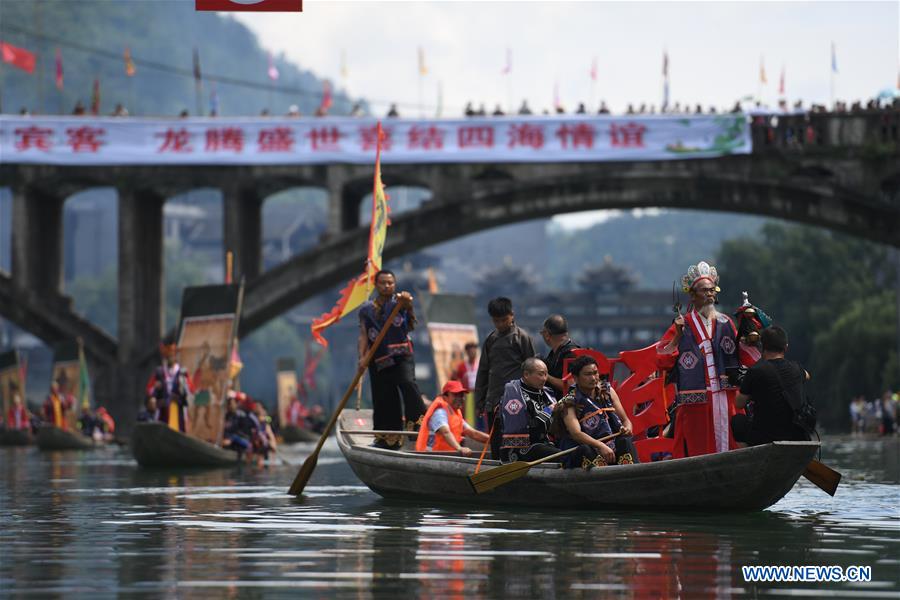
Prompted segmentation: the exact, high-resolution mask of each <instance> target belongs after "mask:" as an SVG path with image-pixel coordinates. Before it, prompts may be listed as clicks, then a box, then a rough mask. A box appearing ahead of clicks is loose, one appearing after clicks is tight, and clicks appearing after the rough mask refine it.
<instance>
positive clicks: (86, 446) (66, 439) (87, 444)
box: [37, 425, 96, 450]
mask: <svg viewBox="0 0 900 600" xmlns="http://www.w3.org/2000/svg"><path fill="white" fill-rule="evenodd" d="M37 445H38V448H40V449H41V450H92V449H93V448H95V447H96V446H95V444H94V440H92V439H91V438H89V437H86V436H83V435H81V433H79V432H77V431H68V430H66V429H60V428H59V427H56V426H54V425H42V426H41V427H40V428H39V429H38V432H37Z"/></svg>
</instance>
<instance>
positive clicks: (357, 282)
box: [311, 122, 391, 346]
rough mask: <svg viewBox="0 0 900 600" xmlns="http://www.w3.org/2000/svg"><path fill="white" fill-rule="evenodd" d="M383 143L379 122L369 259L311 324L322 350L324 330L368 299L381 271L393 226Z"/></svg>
mask: <svg viewBox="0 0 900 600" xmlns="http://www.w3.org/2000/svg"><path fill="white" fill-rule="evenodd" d="M383 139H384V132H383V131H382V129H381V123H380V122H379V123H378V144H377V146H376V151H375V182H374V186H373V189H372V224H371V225H370V226H369V256H368V258H367V259H366V267H365V269H364V270H363V272H362V274H360V275H359V276H358V277H356V278H355V279H353V280H352V281H350V283H348V284H347V286H346V287H345V288H344V289H342V290H341V297H340V298H339V299H338V301H337V304H335V306H334V308H332V309H331V311H330V312H327V313H325V314H324V315H322V316H321V317H319V318H318V319H315V320H314V321H313V322H312V327H311V329H312V336H313V338H314V339H315V340H316V341H317V342H319V343H320V344H322V345H323V346H327V345H328V342H327V341H326V340H325V338H323V337H322V335H321V332H322V330H324V329H325V328H326V327H329V326H331V325H334V324H335V323H337V322H338V321H340V320H341V319H342V318H343V317H344V316H346V315H348V314H350V313H351V312H353V311H354V310H356V309H357V308H358V307H359V306H361V305H362V304H363V303H364V302H366V301H367V300H368V299H369V296H371V295H372V290H373V289H375V273H377V272H378V271H380V270H381V254H382V252H383V250H384V243H385V240H386V239H387V228H388V225H390V224H391V221H390V218H389V216H388V215H389V213H390V207H389V206H388V196H387V194H385V192H384V183H382V181H381V143H382V141H383Z"/></svg>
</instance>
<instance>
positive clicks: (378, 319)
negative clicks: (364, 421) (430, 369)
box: [357, 269, 425, 450]
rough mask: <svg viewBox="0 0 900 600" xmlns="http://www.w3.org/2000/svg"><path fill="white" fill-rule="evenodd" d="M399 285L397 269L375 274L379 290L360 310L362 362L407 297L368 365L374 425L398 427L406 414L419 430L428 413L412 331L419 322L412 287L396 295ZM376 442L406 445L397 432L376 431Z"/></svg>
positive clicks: (410, 426)
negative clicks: (414, 306) (410, 289)
mask: <svg viewBox="0 0 900 600" xmlns="http://www.w3.org/2000/svg"><path fill="white" fill-rule="evenodd" d="M396 288H397V282H396V278H395V277H394V273H393V272H391V271H388V270H386V269H382V270H381V271H378V272H377V273H376V274H375V291H376V292H377V294H378V295H377V296H376V297H375V299H374V300H371V301H369V302H366V303H365V304H363V305H362V307H360V309H359V340H358V343H357V350H358V352H359V366H360V367H363V368H364V367H366V365H365V364H364V363H363V360H364V358H363V357H365V355H366V353H367V352H368V351H369V348H370V345H371V344H372V342H373V341H375V338H377V337H378V332H379V331H381V328H382V327H383V326H384V324H385V320H386V319H387V317H388V315H390V313H391V312H392V311H393V310H394V306H395V305H396V304H397V302H398V301H399V300H400V297H404V298H406V299H407V300H408V301H409V308H408V309H401V310H400V312H399V313H398V314H397V316H396V317H395V318H394V321H393V322H392V323H391V326H390V327H389V328H388V330H387V334H386V335H385V336H384V339H383V340H382V341H381V344H379V346H378V348H377V349H376V350H375V355H374V357H373V359H372V363H371V364H370V365H368V367H369V381H370V382H371V385H372V408H373V411H372V425H373V427H374V428H375V429H376V430H381V431H399V430H401V429H402V428H403V417H404V413H405V416H406V426H407V428H408V429H409V430H410V431H415V430H417V429H418V428H419V425H420V424H421V419H422V415H423V414H424V412H425V406H424V404H423V403H422V396H421V394H420V392H419V386H418V385H416V363H415V359H414V358H413V345H412V340H411V339H410V337H409V332H410V331H412V330H413V329H414V328H415V326H416V315H415V313H414V312H413V309H412V296H411V295H410V294H409V292H400V294H396V293H395V292H396ZM401 402H402V410H401ZM373 445H374V446H376V447H378V448H387V449H392V450H398V449H400V448H401V447H402V446H403V439H402V438H401V436H400V435H395V434H376V436H375V442H374V444H373Z"/></svg>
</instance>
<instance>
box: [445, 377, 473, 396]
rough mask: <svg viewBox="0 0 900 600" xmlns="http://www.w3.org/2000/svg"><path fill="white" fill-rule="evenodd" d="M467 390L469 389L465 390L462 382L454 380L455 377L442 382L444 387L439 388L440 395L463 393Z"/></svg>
mask: <svg viewBox="0 0 900 600" xmlns="http://www.w3.org/2000/svg"><path fill="white" fill-rule="evenodd" d="M468 391H469V390H467V389H466V387H465V386H464V385H463V384H462V383H460V382H459V381H456V380H455V379H451V380H450V381H448V382H447V383H445V384H444V388H443V389H442V390H441V395H446V394H465V393H466V392H468Z"/></svg>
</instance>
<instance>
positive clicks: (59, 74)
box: [56, 48, 63, 90]
mask: <svg viewBox="0 0 900 600" xmlns="http://www.w3.org/2000/svg"><path fill="white" fill-rule="evenodd" d="M56 89H58V90H61V89H63V68H62V54H61V53H60V51H59V48H57V49H56Z"/></svg>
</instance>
